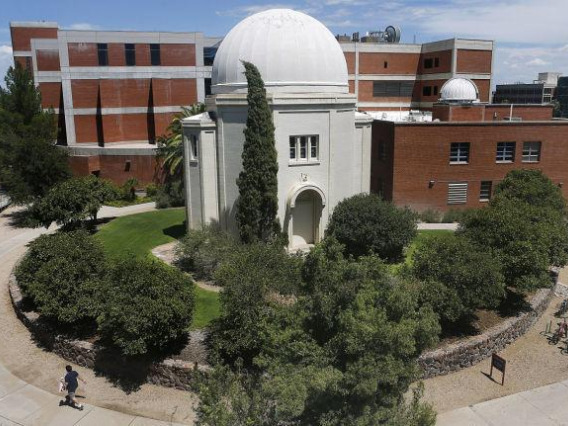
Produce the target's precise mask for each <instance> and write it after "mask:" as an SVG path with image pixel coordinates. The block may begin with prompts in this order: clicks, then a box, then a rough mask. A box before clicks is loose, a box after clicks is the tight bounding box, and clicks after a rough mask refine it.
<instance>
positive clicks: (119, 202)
mask: <svg viewBox="0 0 568 426" xmlns="http://www.w3.org/2000/svg"><path fill="white" fill-rule="evenodd" d="M152 201H154V197H139V196H136V199H134V200H112V201H107V202H106V203H105V205H107V206H111V207H126V206H135V205H136V204H144V203H150V202H152Z"/></svg>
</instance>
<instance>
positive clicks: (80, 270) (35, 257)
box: [16, 231, 106, 324]
mask: <svg viewBox="0 0 568 426" xmlns="http://www.w3.org/2000/svg"><path fill="white" fill-rule="evenodd" d="M105 267H106V264H105V258H104V254H103V250H102V247H101V245H100V244H99V243H98V242H97V241H96V240H95V239H94V238H92V237H91V236H90V235H89V234H88V233H87V232H85V231H75V232H69V233H57V234H53V235H42V236H41V237H39V238H38V239H36V240H35V241H33V242H32V243H31V244H30V247H29V250H28V252H27V254H26V256H25V257H24V259H23V260H22V262H21V263H20V264H19V265H18V267H17V268H16V278H17V280H18V284H19V285H20V288H21V289H22V293H23V294H24V295H25V296H28V297H29V298H30V299H31V300H32V301H33V302H34V304H35V305H36V307H37V310H38V311H39V312H40V313H41V314H42V315H44V316H45V317H47V318H50V319H54V320H56V321H59V322H61V323H67V324H72V323H75V322H77V321H83V320H87V319H94V318H95V317H96V316H97V315H98V314H99V312H100V297H99V294H100V289H101V279H100V278H101V276H102V274H103V272H104V270H105Z"/></svg>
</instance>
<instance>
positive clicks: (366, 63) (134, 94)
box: [10, 22, 493, 184]
mask: <svg viewBox="0 0 568 426" xmlns="http://www.w3.org/2000/svg"><path fill="white" fill-rule="evenodd" d="M10 30H11V35H12V45H13V51H14V53H13V55H14V61H15V62H18V63H20V64H22V65H23V66H25V67H27V68H28V69H29V70H30V71H31V72H32V73H33V77H34V81H35V83H36V84H37V86H38V88H39V90H40V92H41V94H42V102H43V106H44V107H45V108H50V107H52V108H54V109H55V111H56V112H57V113H58V117H59V120H58V143H59V144H60V145H64V146H67V149H68V150H69V151H70V153H71V155H72V156H71V165H72V168H73V171H74V173H76V174H78V175H84V174H89V173H93V174H96V175H98V176H100V177H102V178H109V179H112V180H114V181H116V182H118V183H121V182H124V181H125V180H126V179H129V178H131V177H135V178H137V179H138V180H139V182H140V183H141V184H145V183H148V182H150V181H151V180H152V179H153V178H154V173H155V161H154V149H155V145H154V143H155V140H156V138H157V137H158V136H160V135H162V134H163V133H164V132H165V129H166V127H167V125H168V124H169V123H170V121H171V119H172V117H173V116H174V114H175V113H177V112H179V111H180V106H189V105H192V104H193V103H195V102H202V101H204V100H205V96H206V95H208V94H209V88H210V84H211V65H212V63H213V58H214V56H215V52H216V47H217V46H218V44H219V42H220V40H221V38H218V37H207V36H204V35H203V34H202V33H199V32H190V33H171V32H134V31H83V30H81V31H79V30H63V29H60V28H59V27H58V25H57V24H56V23H52V22H31V23H30V22H12V23H11V24H10ZM369 40H371V41H367V42H360V41H357V42H355V41H352V40H350V39H348V40H345V39H344V38H340V46H341V48H342V49H343V51H344V53H345V58H346V61H347V66H348V72H349V84H350V90H351V92H352V93H355V94H357V98H358V107H359V109H360V110H363V111H410V110H416V109H418V110H421V111H430V110H431V109H432V105H433V103H434V102H435V101H437V99H438V98H439V90H440V88H441V87H442V85H443V84H444V83H445V82H446V81H447V80H448V79H450V78H453V77H457V76H459V77H465V78H468V79H471V80H472V81H474V82H475V83H476V84H477V86H478V87H479V97H480V100H481V101H488V100H489V95H490V87H491V70H492V58H493V42H491V41H481V40H464V39H450V40H444V41H438V42H433V43H426V44H399V43H379V42H376V41H375V42H373V41H372V38H369Z"/></svg>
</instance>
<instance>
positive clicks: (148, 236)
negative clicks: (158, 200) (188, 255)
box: [96, 208, 185, 259]
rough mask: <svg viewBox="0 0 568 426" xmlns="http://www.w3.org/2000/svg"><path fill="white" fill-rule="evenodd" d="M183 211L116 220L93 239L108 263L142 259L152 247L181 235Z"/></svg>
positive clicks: (170, 211)
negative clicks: (97, 242)
mask: <svg viewBox="0 0 568 426" xmlns="http://www.w3.org/2000/svg"><path fill="white" fill-rule="evenodd" d="M184 220H185V210H184V209H183V208H177V209H164V210H156V211H152V212H147V213H140V214H133V215H130V216H124V217H118V218H116V219H113V220H111V221H110V222H109V223H107V224H105V225H103V226H101V228H100V230H99V232H97V234H96V238H97V239H98V240H99V241H101V242H102V244H103V247H104V250H105V253H106V254H107V256H109V258H111V259H119V258H120V257H122V256H131V255H134V256H146V255H147V254H148V253H150V250H152V249H153V248H154V247H156V246H159V245H162V244H166V243H169V242H170V241H174V240H176V239H178V238H180V237H182V236H183V235H184V234H185V226H184V224H183V222H184Z"/></svg>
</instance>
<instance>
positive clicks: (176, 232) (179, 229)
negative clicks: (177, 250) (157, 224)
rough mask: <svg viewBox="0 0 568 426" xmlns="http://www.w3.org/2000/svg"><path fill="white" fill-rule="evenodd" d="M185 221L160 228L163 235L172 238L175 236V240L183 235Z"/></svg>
mask: <svg viewBox="0 0 568 426" xmlns="http://www.w3.org/2000/svg"><path fill="white" fill-rule="evenodd" d="M186 229H187V228H186V222H185V221H184V222H183V223H179V224H177V225H172V226H169V227H167V228H165V229H163V230H162V232H163V233H164V234H165V235H168V236H170V237H172V238H175V239H176V240H179V239H180V238H181V237H183V236H184V235H185V233H186Z"/></svg>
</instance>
